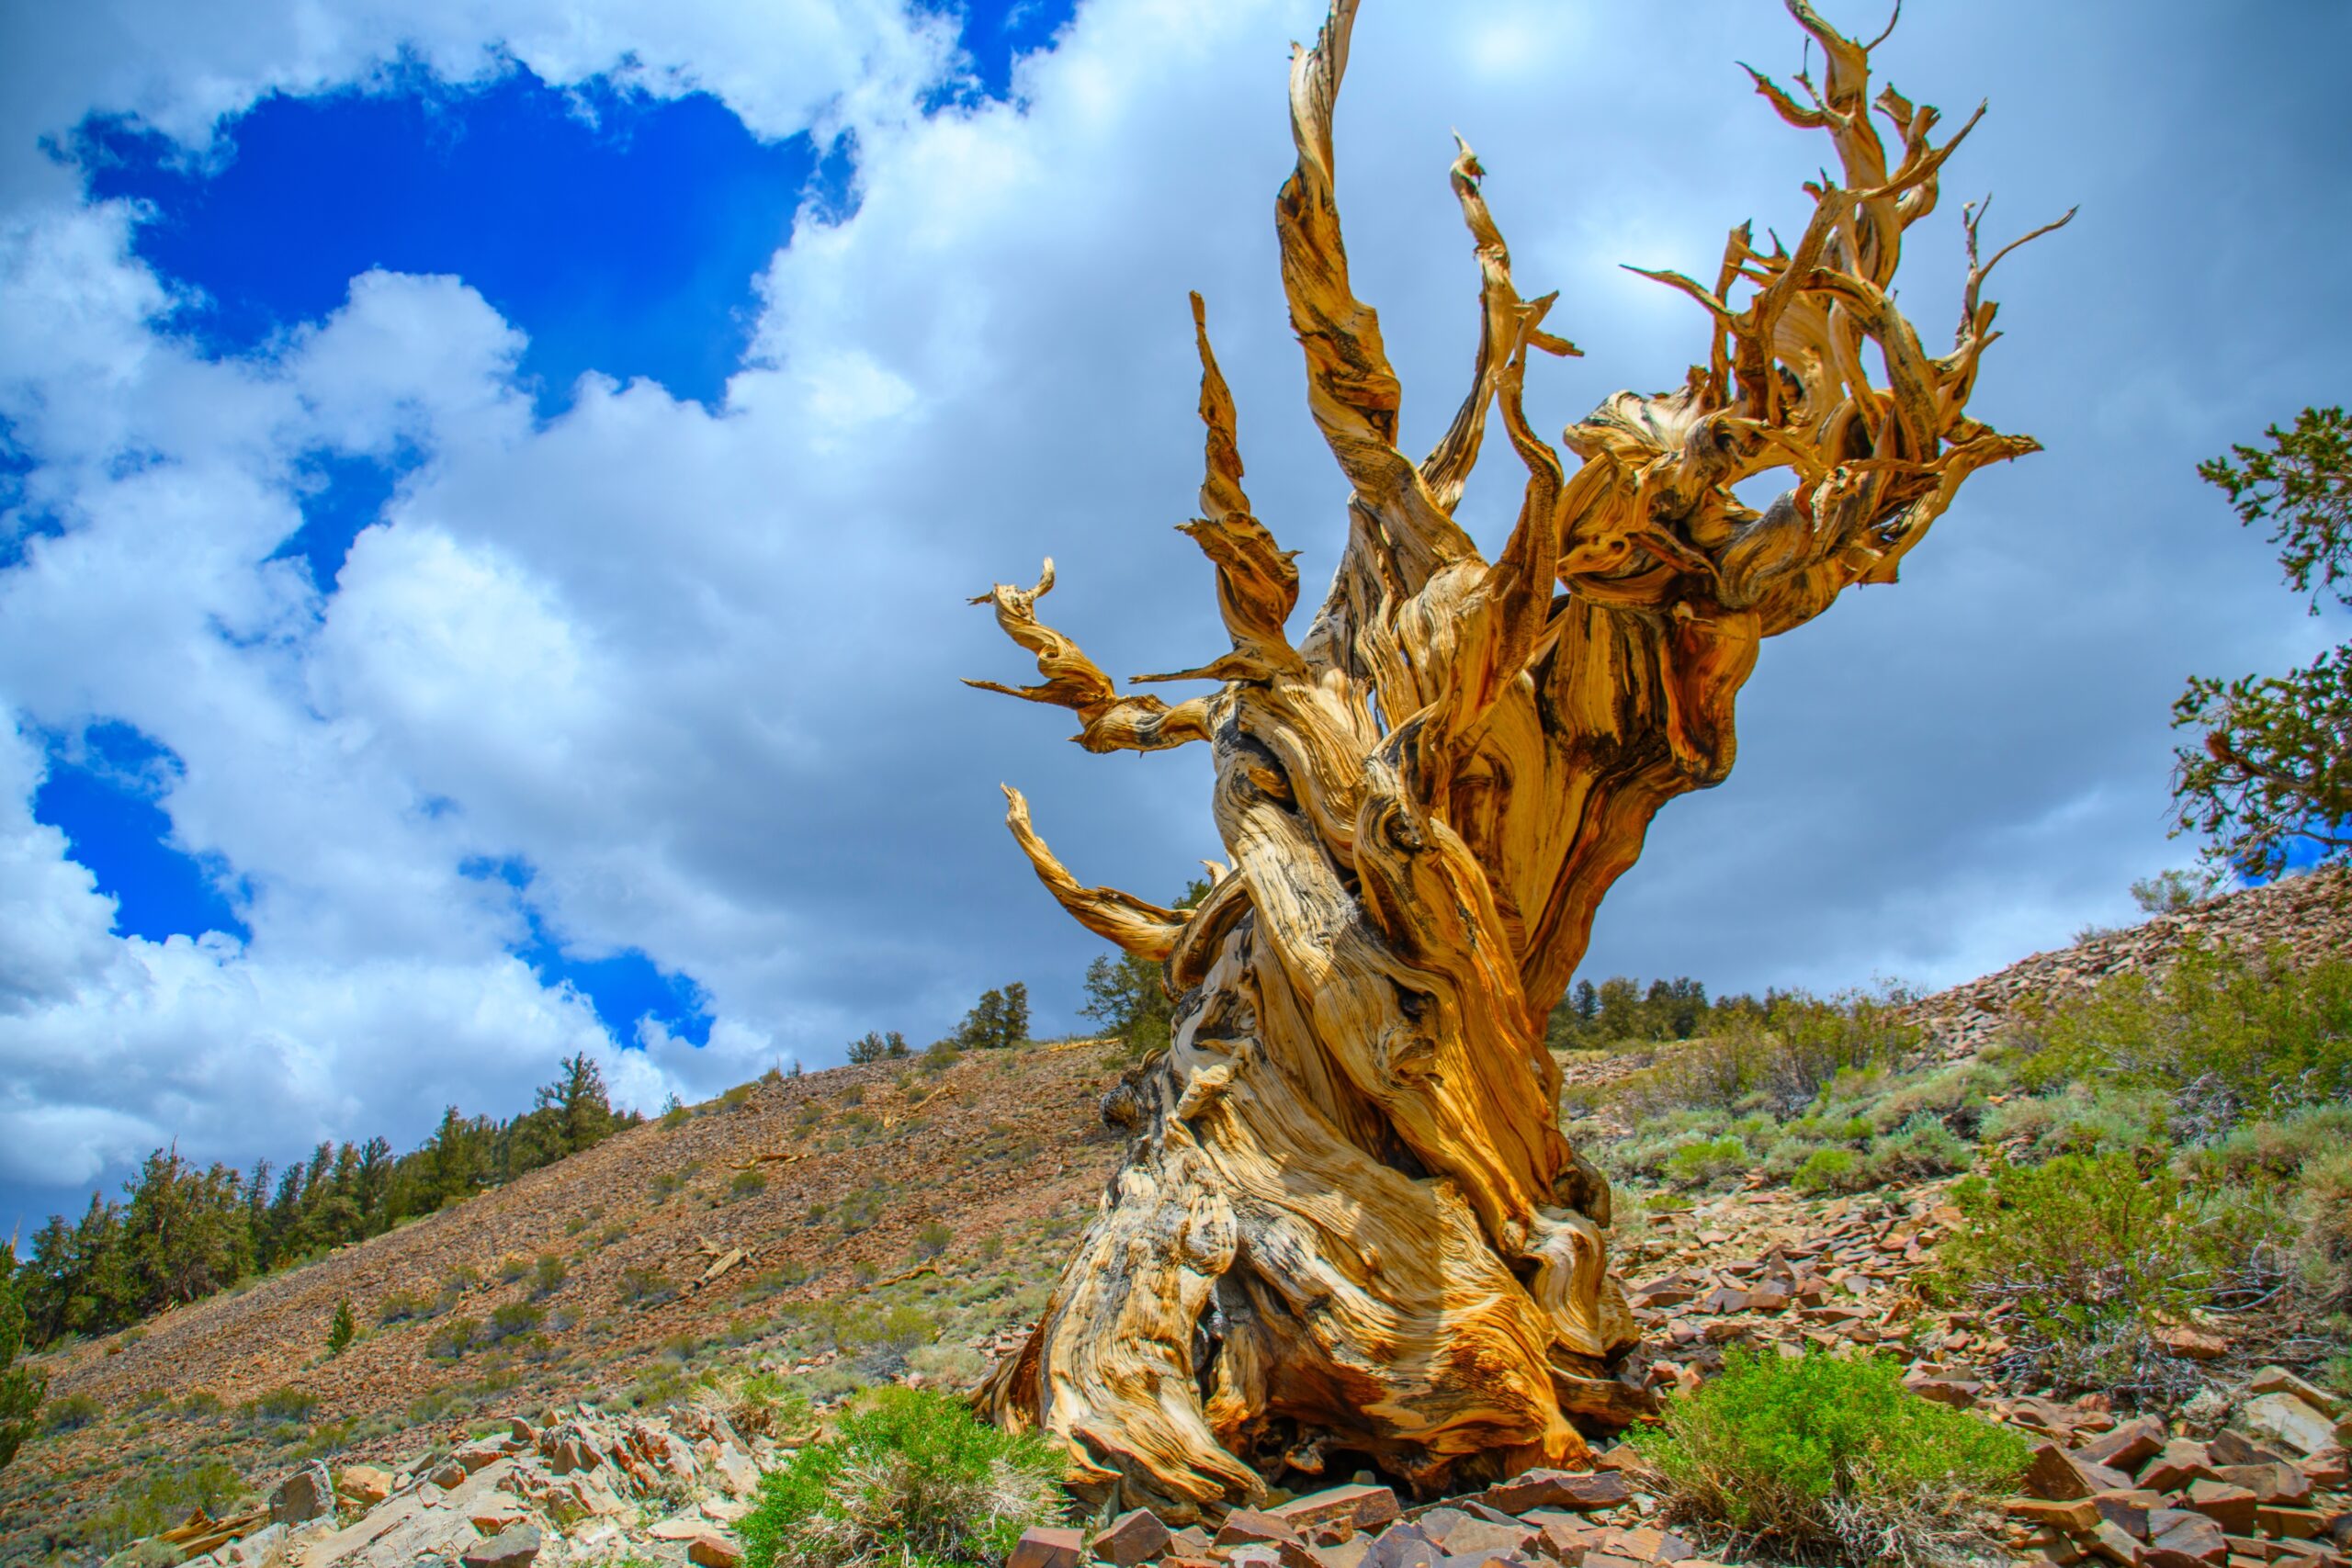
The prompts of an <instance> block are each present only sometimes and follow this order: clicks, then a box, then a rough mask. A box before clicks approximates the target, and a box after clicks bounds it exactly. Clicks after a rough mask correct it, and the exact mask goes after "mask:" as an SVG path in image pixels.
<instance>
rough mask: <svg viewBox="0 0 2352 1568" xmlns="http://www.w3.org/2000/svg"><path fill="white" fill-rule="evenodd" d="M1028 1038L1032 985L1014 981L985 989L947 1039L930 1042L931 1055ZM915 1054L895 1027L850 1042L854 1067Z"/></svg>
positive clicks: (983, 1048)
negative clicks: (1002, 986)
mask: <svg viewBox="0 0 2352 1568" xmlns="http://www.w3.org/2000/svg"><path fill="white" fill-rule="evenodd" d="M1028 1038H1029V987H1026V986H1024V985H1023V984H1022V983H1021V982H1020V981H1018V980H1015V981H1013V982H1012V984H1011V985H1009V986H1007V987H1004V988H1003V989H1001V990H989V991H982V992H981V993H980V999H979V1001H978V1003H977V1004H975V1005H974V1007H973V1008H972V1010H970V1011H969V1012H967V1013H966V1014H965V1015H964V1021H963V1022H961V1023H959V1024H957V1025H956V1032H954V1033H953V1034H950V1035H948V1036H947V1037H946V1038H945V1039H944V1040H934V1041H933V1042H932V1043H931V1046H930V1049H929V1053H928V1054H929V1055H933V1056H945V1055H952V1054H953V1053H955V1052H957V1051H1001V1050H1006V1049H1009V1048H1011V1047H1012V1046H1015V1045H1019V1044H1023V1043H1026V1042H1027V1040H1028ZM911 1055H914V1051H913V1049H912V1048H911V1047H910V1046H909V1045H908V1044H907V1037H906V1036H905V1035H903V1034H901V1033H899V1032H898V1031H897V1030H895V1029H893V1030H890V1031H888V1032H887V1033H886V1032H880V1031H868V1032H866V1033H865V1036H864V1037H862V1038H860V1039H856V1040H853V1041H851V1042H850V1043H849V1059H850V1062H851V1064H852V1065H853V1066H862V1065H864V1064H865V1063H868V1062H896V1061H901V1060H903V1059H905V1058H906V1057H909V1056H911Z"/></svg>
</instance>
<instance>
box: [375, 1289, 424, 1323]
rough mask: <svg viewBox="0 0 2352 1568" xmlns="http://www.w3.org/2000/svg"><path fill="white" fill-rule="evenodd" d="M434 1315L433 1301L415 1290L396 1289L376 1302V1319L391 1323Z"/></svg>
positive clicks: (380, 1321)
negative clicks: (428, 1300) (430, 1301)
mask: <svg viewBox="0 0 2352 1568" xmlns="http://www.w3.org/2000/svg"><path fill="white" fill-rule="evenodd" d="M432 1315H433V1306H432V1303H429V1302H427V1301H426V1300H425V1299H424V1297H422V1296H420V1295H418V1294H417V1293H416V1292H413V1291H394V1292H390V1294H389V1295H387V1296H385V1297H384V1298H383V1299H382V1300H380V1301H379V1302H378V1303H376V1321H377V1322H378V1323H379V1324H384V1325H390V1324H394V1323H405V1322H407V1321H408V1320H409V1319H411V1318H417V1317H430V1316H432Z"/></svg>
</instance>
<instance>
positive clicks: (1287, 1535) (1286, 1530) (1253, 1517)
mask: <svg viewBox="0 0 2352 1568" xmlns="http://www.w3.org/2000/svg"><path fill="white" fill-rule="evenodd" d="M1282 1541H1289V1542H1290V1543H1291V1544H1293V1545H1294V1546H1305V1545H1306V1537H1305V1536H1303V1535H1301V1534H1299V1533H1298V1531H1297V1530H1296V1529H1294V1528H1293V1527H1292V1525H1291V1524H1290V1522H1289V1521H1288V1520H1286V1519H1283V1518H1279V1517H1276V1516H1274V1515H1272V1514H1270V1513H1266V1512H1264V1511H1263V1510H1262V1509H1258V1508H1236V1509H1234V1510H1233V1512H1231V1513H1229V1514H1227V1515H1226V1516H1225V1523H1223V1524H1222V1525H1219V1526H1218V1527H1217V1531H1216V1542H1215V1544H1216V1545H1217V1546H1247V1545H1250V1544H1251V1543H1253V1542H1264V1543H1265V1544H1267V1545H1270V1546H1271V1545H1274V1544H1276V1543H1279V1542H1282Z"/></svg>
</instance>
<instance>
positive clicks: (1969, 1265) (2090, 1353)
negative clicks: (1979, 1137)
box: [1933, 1150, 2277, 1398]
mask: <svg viewBox="0 0 2352 1568" xmlns="http://www.w3.org/2000/svg"><path fill="white" fill-rule="evenodd" d="M2236 1196H2237V1195H2234V1194H2211V1195H2208V1196H2207V1197H2206V1198H2204V1199H2202V1200H2200V1201H2199V1202H2197V1203H2193V1204H2192V1203H2190V1202H2188V1201H2184V1199H2183V1197H2182V1192H2181V1184H2180V1179H2179V1178H2178V1176H2177V1175H2176V1174H2175V1173H2174V1171H2173V1169H2172V1167H2171V1165H2170V1163H2169V1162H2168V1161H2167V1160H2166V1159H2165V1157H2164V1155H2163V1153H2162V1152H2161V1151H2160V1150H2142V1151H2140V1152H2138V1153H2136V1154H2097V1155H2060V1156H2057V1157H2056V1158H2054V1159H2052V1160H2050V1161H2049V1162H2048V1163H2046V1164H2043V1165H2040V1166H2012V1165H2007V1164H2001V1165H1996V1167H1995V1168H1994V1170H1993V1173H1992V1176H1991V1178H1990V1179H1985V1178H1978V1177H1971V1178H1969V1179H1966V1180H1964V1181H1962V1182H1961V1183H1960V1184H1959V1185H1958V1186H1956V1187H1954V1188H1953V1189H1952V1200H1953V1201H1954V1202H1955V1203H1956V1204H1958V1205H1959V1208H1960V1211H1961V1213H1962V1215H1963V1216H1965V1221H1966V1223H1965V1224H1963V1225H1962V1227H1961V1228H1960V1230H1958V1231H1957V1232H1956V1233H1954V1235H1952V1236H1951V1238H1950V1239H1949V1240H1947V1241H1946V1242H1945V1243H1944V1245H1943V1247H1942V1248H1941V1250H1940V1254H1939V1260H1938V1264H1937V1269H1936V1273H1935V1275H1934V1276H1933V1279H1934V1280H1935V1283H1936V1286H1937V1288H1938V1289H1939V1290H1941V1291H1945V1292H1950V1293H1953V1294H1957V1295H1960V1296H1962V1297H1965V1298H1968V1299H1972V1300H1974V1301H1977V1302H1980V1303H1984V1304H1985V1305H1988V1306H1996V1307H2003V1308H2007V1309H2009V1310H2011V1311H2013V1312H2014V1313H2015V1314H2016V1315H2017V1319H2018V1333H2017V1334H2016V1335H2014V1336H2013V1338H2015V1339H2016V1340H2017V1341H2018V1345H2019V1346H2020V1348H2021V1349H2022V1350H2023V1351H2024V1353H2025V1354H2026V1355H2027V1356H2029V1357H2030V1358H2031V1359H2034V1360H2035V1361H2036V1362H2038V1363H2039V1366H2040V1369H2041V1371H2042V1372H2043V1373H2044V1375H2046V1376H2048V1377H2049V1378H2051V1379H2052V1381H2053V1382H2057V1383H2059V1384H2061V1385H2063V1386H2065V1387H2067V1388H2106V1389H2111V1390H2115V1391H2117V1392H2124V1393H2147V1394H2153V1395H2155V1396H2158V1397H2160V1398H2162V1397H2170V1396H2173V1395H2176V1394H2178V1393H2184V1392H2186V1390H2187V1388H2188V1386H2189V1384H2190V1383H2191V1382H2193V1381H2194V1380H2193V1379H2192V1378H2191V1377H2190V1376H2189V1374H2188V1372H2187V1371H2186V1370H2185V1369H2184V1368H2182V1367H2181V1366H2180V1365H2179V1364H2178V1363H2177V1362H2176V1361H2175V1360H2174V1359H2172V1358H2171V1357H2169V1356H2167V1355H2166V1354H2165V1352H2164V1351H2163V1350H2162V1349H2161V1348H2159V1347H2158V1343H2157V1340H2156V1332H2157V1330H2158V1329H2160V1328H2161V1327H2163V1326H2164V1325H2165V1324H2167V1323H2171V1322H2177V1321H2178V1320H2180V1319H2181V1318H2182V1317H2184V1316H2185V1315H2186V1314H2188V1312H2189V1311H2190V1310H2191V1309H2192V1308H2194V1307H2196V1306H2199V1305H2200V1304H2203V1303H2206V1302H2208V1301H2210V1300H2211V1299H2213V1298H2214V1297H2215V1296H2217V1295H2220V1294H2222V1293H2224V1292H2228V1291H2229V1290H2230V1289H2231V1287H2232V1286H2233V1283H2234V1282H2235V1280H2236V1277H2237V1276H2238V1274H2239V1273H2240V1272H2241V1271H2242V1270H2244V1269H2245V1268H2246V1267H2247V1266H2248V1264H2249V1261H2250V1259H2251V1258H2252V1257H2253V1254H2254V1253H2255V1252H2256V1249H2257V1248H2262V1247H2268V1246H2270V1245H2271V1244H2272V1243H2273V1242H2275V1240H2276V1239H2277V1237H2276V1230H2277V1220H2276V1219H2275V1217H2274V1216H2271V1215H2268V1214H2265V1213H2261V1212H2259V1211H2258V1210H2256V1209H2254V1208H2251V1207H2249V1206H2247V1205H2246V1204H2245V1203H2244V1202H2243V1201H2233V1199H2235V1198H2236Z"/></svg>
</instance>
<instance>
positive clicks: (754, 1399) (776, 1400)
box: [727, 1372, 816, 1441]
mask: <svg viewBox="0 0 2352 1568" xmlns="http://www.w3.org/2000/svg"><path fill="white" fill-rule="evenodd" d="M727 1415H728V1419H729V1422H730V1423H731V1424H732V1425H733V1426H734V1427H735V1429H736V1430H737V1431H739V1432H741V1433H742V1434H743V1435H744V1436H745V1437H747V1438H782V1439H785V1440H787V1441H789V1440H791V1439H793V1438H798V1437H801V1436H805V1435H806V1434H807V1432H808V1430H809V1427H810V1426H811V1425H812V1424H813V1423H814V1422H815V1420H816V1415H815V1412H814V1410H813V1408H812V1407H811V1405H810V1404H809V1395H808V1394H807V1393H805V1392H804V1391H802V1390H801V1389H799V1388H798V1387H797V1386H795V1385H793V1384H791V1383H787V1382H785V1381H784V1380H783V1379H782V1378H780V1377H778V1376H776V1374H775V1373H774V1372H753V1373H752V1375H751V1376H749V1377H747V1378H745V1379H744V1380H743V1381H742V1382H741V1384H740V1385H738V1387H737V1388H736V1391H735V1403H734V1404H732V1405H730V1406H729V1408H728V1412H727Z"/></svg>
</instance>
